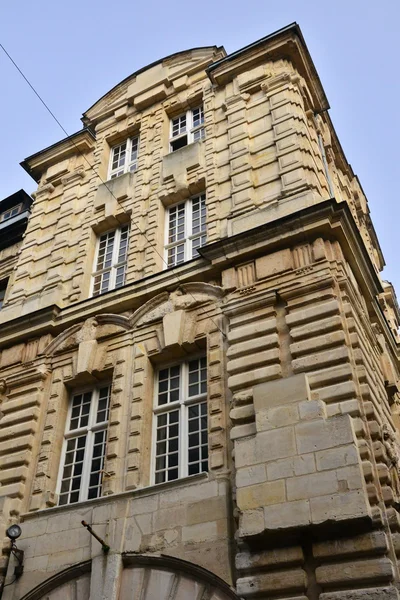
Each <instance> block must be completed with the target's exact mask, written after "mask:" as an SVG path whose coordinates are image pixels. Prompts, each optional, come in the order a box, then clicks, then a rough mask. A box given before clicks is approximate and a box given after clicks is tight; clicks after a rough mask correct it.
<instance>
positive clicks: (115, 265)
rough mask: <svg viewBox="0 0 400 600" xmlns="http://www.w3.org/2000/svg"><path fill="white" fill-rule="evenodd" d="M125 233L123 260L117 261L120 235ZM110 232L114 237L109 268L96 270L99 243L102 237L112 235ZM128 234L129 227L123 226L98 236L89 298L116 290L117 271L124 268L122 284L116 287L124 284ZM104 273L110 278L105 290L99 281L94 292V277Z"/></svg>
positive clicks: (119, 249)
mask: <svg viewBox="0 0 400 600" xmlns="http://www.w3.org/2000/svg"><path fill="white" fill-rule="evenodd" d="M125 231H127V243H126V251H125V258H124V260H122V261H119V254H120V251H121V235H122V233H125ZM112 232H115V235H114V242H113V251H112V258H111V266H110V267H104V268H103V269H98V270H96V267H97V263H98V258H99V251H100V243H101V241H102V238H104V236H106V235H107V234H109V233H112ZM129 233H130V229H129V226H128V225H125V226H124V227H119V228H118V229H111V230H110V231H106V232H104V233H102V234H101V235H99V236H98V238H97V243H96V252H95V260H94V265H93V272H92V282H91V290H90V295H91V296H100V295H101V294H104V293H105V292H109V291H110V290H114V289H115V288H116V283H117V282H116V279H117V274H118V269H120V268H122V267H124V275H123V283H122V284H121V285H118V287H122V285H124V284H125V279H126V267H127V262H128V252H129ZM105 273H110V278H109V282H108V287H107V289H106V290H103V289H102V286H103V280H101V283H100V289H99V291H95V285H96V277H97V276H99V275H103V274H105Z"/></svg>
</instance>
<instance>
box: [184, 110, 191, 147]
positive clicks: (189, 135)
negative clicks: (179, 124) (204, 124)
mask: <svg viewBox="0 0 400 600" xmlns="http://www.w3.org/2000/svg"><path fill="white" fill-rule="evenodd" d="M186 127H187V132H188V133H187V136H188V138H187V139H188V144H192V143H193V133H192V129H193V113H192V111H191V110H188V111H187V113H186Z"/></svg>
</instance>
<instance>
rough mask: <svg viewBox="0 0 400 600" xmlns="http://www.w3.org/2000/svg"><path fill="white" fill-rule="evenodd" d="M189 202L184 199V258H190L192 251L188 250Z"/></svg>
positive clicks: (190, 216) (189, 227)
mask: <svg viewBox="0 0 400 600" xmlns="http://www.w3.org/2000/svg"><path fill="white" fill-rule="evenodd" d="M191 218H192V215H191V202H190V200H186V202H185V260H190V259H191V258H192V253H191V251H190V241H189V235H190V229H191V225H190V221H191Z"/></svg>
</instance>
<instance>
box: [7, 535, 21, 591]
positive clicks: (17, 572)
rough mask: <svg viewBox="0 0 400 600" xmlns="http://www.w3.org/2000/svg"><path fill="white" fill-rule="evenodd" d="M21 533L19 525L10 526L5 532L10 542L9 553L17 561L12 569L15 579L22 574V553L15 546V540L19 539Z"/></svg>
mask: <svg viewBox="0 0 400 600" xmlns="http://www.w3.org/2000/svg"><path fill="white" fill-rule="evenodd" d="M21 533H22V529H21V527H20V526H19V525H10V527H9V528H8V529H7V531H6V536H7V537H8V538H10V540H11V553H12V554H13V555H14V556H15V558H16V559H17V561H18V565H17V566H16V567H15V569H14V576H15V579H18V577H21V575H22V573H23V572H24V565H23V562H24V551H23V550H20V549H19V548H17V544H16V543H15V540H17V539H18V538H19V536H20V535H21Z"/></svg>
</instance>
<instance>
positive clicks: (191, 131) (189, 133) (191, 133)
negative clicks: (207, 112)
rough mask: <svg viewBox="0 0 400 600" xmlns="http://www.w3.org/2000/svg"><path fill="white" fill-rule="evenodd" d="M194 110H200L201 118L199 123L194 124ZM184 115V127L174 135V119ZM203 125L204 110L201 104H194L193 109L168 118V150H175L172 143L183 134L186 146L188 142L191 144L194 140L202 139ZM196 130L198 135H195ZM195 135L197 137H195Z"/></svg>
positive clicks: (203, 133) (203, 135) (203, 134)
mask: <svg viewBox="0 0 400 600" xmlns="http://www.w3.org/2000/svg"><path fill="white" fill-rule="evenodd" d="M196 110H199V111H200V114H201V119H200V123H199V124H198V125H196V126H195V125H194V113H195V111H196ZM184 116H186V127H185V129H184V131H182V132H179V133H176V134H175V135H174V121H176V120H177V119H181V118H182V117H184ZM204 127H205V126H204V110H203V106H202V105H199V106H196V107H195V108H193V109H189V110H187V111H186V112H185V113H181V114H180V115H177V116H176V117H173V118H172V119H170V152H175V150H174V148H173V146H172V143H173V142H176V141H177V140H179V139H180V138H183V137H185V136H186V137H187V143H186V144H185V145H186V146H188V145H189V144H193V143H194V142H198V141H200V140H203V139H204V137H205V128H204ZM196 132H199V135H198V136H196ZM196 137H197V139H195V138H196Z"/></svg>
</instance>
